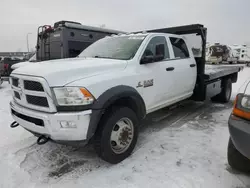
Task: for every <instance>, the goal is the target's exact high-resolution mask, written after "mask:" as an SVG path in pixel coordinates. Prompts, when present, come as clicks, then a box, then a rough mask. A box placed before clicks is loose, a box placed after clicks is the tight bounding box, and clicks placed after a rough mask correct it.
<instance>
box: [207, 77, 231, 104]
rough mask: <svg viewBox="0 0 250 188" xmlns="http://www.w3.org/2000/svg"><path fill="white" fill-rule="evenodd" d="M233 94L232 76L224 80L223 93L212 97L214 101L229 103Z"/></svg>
mask: <svg viewBox="0 0 250 188" xmlns="http://www.w3.org/2000/svg"><path fill="white" fill-rule="evenodd" d="M231 94H232V81H231V79H230V78H228V79H226V80H223V81H222V90H221V93H220V94H218V95H216V96H215V97H212V98H211V100H212V101H213V102H220V103H227V102H228V101H229V100H230V98H231Z"/></svg>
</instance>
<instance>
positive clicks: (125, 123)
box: [110, 118, 134, 154]
mask: <svg viewBox="0 0 250 188" xmlns="http://www.w3.org/2000/svg"><path fill="white" fill-rule="evenodd" d="M133 136H134V127H133V123H132V121H131V120H130V119H128V118H122V119H120V120H119V121H118V122H117V123H116V124H115V125H114V127H113V130H112V132H111V137H110V144H111V148H112V150H113V152H115V153H116V154H121V153H123V152H125V151H126V150H127V149H128V147H129V146H130V144H131V142H132V140H133Z"/></svg>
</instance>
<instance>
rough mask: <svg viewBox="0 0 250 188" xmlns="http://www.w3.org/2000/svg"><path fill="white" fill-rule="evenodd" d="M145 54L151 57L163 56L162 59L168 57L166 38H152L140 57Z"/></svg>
mask: <svg viewBox="0 0 250 188" xmlns="http://www.w3.org/2000/svg"><path fill="white" fill-rule="evenodd" d="M145 56H153V57H159V56H163V57H164V59H167V58H169V50H168V45H167V41H166V38H165V37H163V36H159V37H154V38H152V39H151V40H150V42H149V43H148V46H147V48H146V49H145V51H144V53H143V56H142V57H145Z"/></svg>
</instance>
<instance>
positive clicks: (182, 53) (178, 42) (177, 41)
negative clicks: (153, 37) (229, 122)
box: [169, 37, 190, 59]
mask: <svg viewBox="0 0 250 188" xmlns="http://www.w3.org/2000/svg"><path fill="white" fill-rule="evenodd" d="M169 39H170V42H171V45H172V48H173V52H174V57H175V58H176V59H184V58H189V57H190V54H189V51H188V48H187V45H186V43H185V41H184V40H183V39H181V38H176V37H169Z"/></svg>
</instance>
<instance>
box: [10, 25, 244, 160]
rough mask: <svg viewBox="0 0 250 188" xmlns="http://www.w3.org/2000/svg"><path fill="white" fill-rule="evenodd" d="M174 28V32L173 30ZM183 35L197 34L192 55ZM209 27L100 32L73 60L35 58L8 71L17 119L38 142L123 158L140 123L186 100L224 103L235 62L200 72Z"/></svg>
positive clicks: (134, 142)
mask: <svg viewBox="0 0 250 188" xmlns="http://www.w3.org/2000/svg"><path fill="white" fill-rule="evenodd" d="M172 33H175V34H172ZM182 34H197V35H198V36H200V37H201V38H202V41H203V43H202V48H203V51H202V56H201V57H194V56H193V53H192V48H191V46H189V45H188V44H187V42H186V39H185V37H183V36H182ZM205 44H206V28H204V27H203V26H202V25H190V26H182V27H175V28H165V29H160V30H152V31H148V33H136V34H127V35H115V36H111V37H105V38H103V39H101V40H99V41H97V42H95V43H94V44H92V45H91V46H89V47H88V48H87V49H85V50H84V51H83V52H82V53H81V54H80V55H79V57H77V58H73V59H62V60H54V61H47V62H40V63H34V64H32V65H29V66H25V67H20V68H18V69H16V70H14V71H13V73H12V74H11V87H12V91H13V101H11V103H10V107H11V113H12V116H13V118H14V120H15V121H14V122H13V123H12V124H11V127H12V128H14V127H17V126H18V125H21V126H22V127H24V128H25V129H27V130H28V131H30V132H31V133H33V134H34V135H36V136H38V137H39V138H38V140H37V143H38V144H44V143H46V142H47V141H48V140H51V141H55V142H58V143H66V144H70V143H75V142H77V143H78V142H83V143H88V142H89V141H90V140H93V142H94V146H95V149H96V151H97V153H98V155H99V156H100V157H101V158H102V159H104V160H105V161H108V162H110V163H118V162H120V161H122V160H124V159H125V158H126V157H128V156H129V155H130V154H131V153H132V151H133V149H134V147H135V145H136V142H137V137H138V131H139V124H140V121H141V120H142V119H143V118H144V117H145V116H146V115H147V114H148V113H151V112H153V111H156V110H158V109H161V108H164V107H167V106H170V105H172V104H175V103H177V102H180V101H182V100H185V99H194V100H198V101H203V100H205V98H211V97H212V99H213V100H217V101H221V102H227V101H229V99H230V96H231V87H232V82H236V81H237V74H238V72H239V71H240V68H239V67H226V68H222V67H221V68H219V69H214V68H211V67H210V68H208V69H207V70H206V71H207V72H205Z"/></svg>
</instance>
